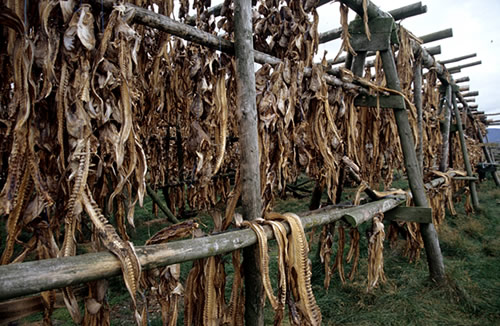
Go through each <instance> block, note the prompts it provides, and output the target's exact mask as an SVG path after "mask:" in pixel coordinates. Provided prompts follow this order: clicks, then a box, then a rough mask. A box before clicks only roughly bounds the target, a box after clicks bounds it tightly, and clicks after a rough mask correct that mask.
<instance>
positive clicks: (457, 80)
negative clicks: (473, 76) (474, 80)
mask: <svg viewBox="0 0 500 326" xmlns="http://www.w3.org/2000/svg"><path fill="white" fill-rule="evenodd" d="M468 81H470V78H469V77H468V76H465V77H460V78H457V79H455V84H458V83H465V82H468Z"/></svg>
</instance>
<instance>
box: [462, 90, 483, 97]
mask: <svg viewBox="0 0 500 326" xmlns="http://www.w3.org/2000/svg"><path fill="white" fill-rule="evenodd" d="M462 96H463V97H473V96H479V91H470V92H466V93H462Z"/></svg>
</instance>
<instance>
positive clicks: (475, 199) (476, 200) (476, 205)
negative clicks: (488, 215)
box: [452, 94, 480, 210]
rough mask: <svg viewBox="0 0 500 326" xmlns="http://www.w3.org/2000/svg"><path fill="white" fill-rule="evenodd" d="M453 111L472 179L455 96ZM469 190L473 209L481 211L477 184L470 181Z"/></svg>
mask: <svg viewBox="0 0 500 326" xmlns="http://www.w3.org/2000/svg"><path fill="white" fill-rule="evenodd" d="M452 103H453V110H454V111H455V119H456V121H457V126H458V136H459V139H460V147H461V148H462V158H463V160H464V164H465V170H466V171H467V176H468V177H472V176H473V175H472V167H471V164H470V161H469V153H468V152H467V143H466V142H465V136H464V130H463V128H462V117H461V115H460V111H458V105H457V98H456V96H455V94H453V95H452ZM469 189H470V194H471V199H472V207H473V208H474V209H475V210H480V207H479V197H478V196H477V190H476V182H475V181H469Z"/></svg>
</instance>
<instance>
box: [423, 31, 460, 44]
mask: <svg viewBox="0 0 500 326" xmlns="http://www.w3.org/2000/svg"><path fill="white" fill-rule="evenodd" d="M449 37H453V29H451V28H447V29H443V30H441V31H437V32H434V33H430V34H426V35H422V36H420V37H419V38H420V39H421V40H422V41H423V42H424V43H430V42H434V41H438V40H442V39H445V38H449Z"/></svg>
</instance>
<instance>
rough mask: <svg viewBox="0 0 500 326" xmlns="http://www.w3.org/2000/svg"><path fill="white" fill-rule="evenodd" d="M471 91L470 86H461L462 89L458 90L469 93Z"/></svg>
mask: <svg viewBox="0 0 500 326" xmlns="http://www.w3.org/2000/svg"><path fill="white" fill-rule="evenodd" d="M469 89H470V86H469V85H463V86H460V87H459V88H458V90H459V91H460V92H467V91H469Z"/></svg>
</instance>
